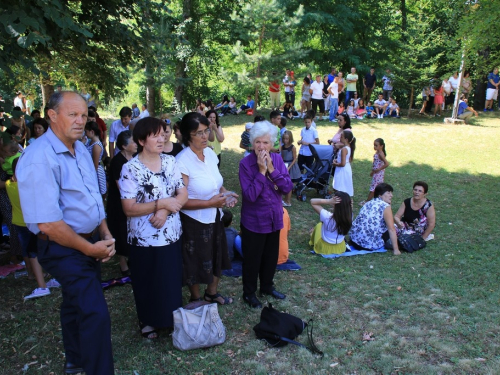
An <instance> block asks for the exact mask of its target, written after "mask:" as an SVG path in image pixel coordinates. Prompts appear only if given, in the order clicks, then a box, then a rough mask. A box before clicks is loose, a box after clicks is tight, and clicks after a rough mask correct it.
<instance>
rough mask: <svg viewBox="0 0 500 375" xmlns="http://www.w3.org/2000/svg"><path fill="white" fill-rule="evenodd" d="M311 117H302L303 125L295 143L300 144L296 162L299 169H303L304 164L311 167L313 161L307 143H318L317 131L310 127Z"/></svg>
mask: <svg viewBox="0 0 500 375" xmlns="http://www.w3.org/2000/svg"><path fill="white" fill-rule="evenodd" d="M311 124H312V118H311V117H309V116H306V117H304V125H305V127H304V128H303V129H302V131H301V132H300V136H301V137H302V138H301V139H300V141H298V142H297V144H299V145H300V150H299V156H298V159H297V164H298V165H299V168H300V171H301V172H302V170H303V169H304V165H305V166H307V167H308V168H311V166H312V164H313V162H314V156H313V155H312V152H311V150H310V149H309V145H312V144H317V145H319V137H318V131H317V130H316V129H314V128H313V127H311Z"/></svg>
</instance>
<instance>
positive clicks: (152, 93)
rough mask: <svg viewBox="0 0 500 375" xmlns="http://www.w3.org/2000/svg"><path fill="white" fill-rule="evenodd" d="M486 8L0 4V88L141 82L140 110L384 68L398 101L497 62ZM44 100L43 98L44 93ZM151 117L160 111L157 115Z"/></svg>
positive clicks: (331, 2) (214, 2)
mask: <svg viewBox="0 0 500 375" xmlns="http://www.w3.org/2000/svg"><path fill="white" fill-rule="evenodd" d="M499 15H500V9H499V7H498V4H497V2H495V1H493V0H476V1H463V0H461V1H457V0H452V1H445V0H425V1H422V0H420V1H419V0H388V1H384V2H379V1H375V0H363V1H361V0H353V1H351V2H348V3H346V2H345V1H342V0H327V1H317V0H312V1H309V2H301V1H299V0H289V1H284V0H268V1H265V0H250V1H242V0H211V1H206V0H172V1H170V2H165V3H164V2H160V1H158V0H140V1H135V0H134V1H133V0H108V1H106V2H101V1H98V0H86V1H77V2H74V1H66V0H21V1H18V2H11V3H8V4H7V3H6V2H2V3H1V4H0V22H1V24H2V26H0V71H1V72H3V73H4V77H3V78H2V79H0V90H2V91H6V90H7V91H9V90H10V91H13V90H14V89H15V88H23V87H27V86H29V87H32V86H36V85H37V84H39V85H40V87H42V91H43V88H45V90H46V92H45V94H47V93H49V92H50V87H51V85H54V84H56V83H58V82H65V83H66V84H67V86H72V87H75V88H86V89H87V90H91V91H92V90H93V91H94V92H95V91H96V90H100V91H101V95H102V96H104V97H106V98H108V97H116V96H119V95H121V94H123V88H124V87H125V85H126V84H127V82H128V79H129V78H130V75H131V72H137V71H141V72H144V73H143V74H144V75H143V85H144V87H145V90H144V95H145V97H144V101H147V102H148V104H150V106H151V107H150V112H151V111H154V110H155V108H156V109H157V110H164V109H165V108H167V107H168V106H169V105H170V102H171V99H172V98H173V97H175V98H176V101H177V103H179V104H181V105H182V108H189V107H191V106H192V105H193V103H194V99H195V98H197V97H203V98H219V97H220V96H221V95H222V94H224V93H226V94H229V93H230V94H232V95H235V96H237V97H244V96H246V94H248V93H250V92H251V90H257V91H256V92H257V94H258V93H259V92H260V93H261V94H262V93H263V92H265V91H266V90H267V87H266V85H265V82H266V80H267V79H268V76H269V73H270V72H271V71H277V70H278V71H279V70H281V71H282V70H284V68H285V67H287V66H288V67H292V68H293V69H294V70H295V72H296V76H297V77H300V76H302V75H305V74H306V73H308V72H312V73H327V72H329V71H330V68H331V67H336V68H338V69H341V70H344V71H348V70H349V69H350V67H351V66H356V67H357V69H358V72H360V73H361V74H364V73H365V72H367V71H368V69H369V67H372V66H373V67H375V68H376V71H377V73H382V72H383V71H384V70H385V68H391V69H392V71H393V72H394V74H395V76H396V79H397V80H398V81H399V82H400V83H401V84H400V85H398V87H399V89H400V90H401V92H399V93H398V94H399V95H402V96H406V95H409V91H410V89H411V88H412V87H413V88H416V87H419V86H421V85H422V84H423V82H424V81H428V79H430V78H431V76H434V75H438V76H440V75H443V74H450V73H451V72H452V71H454V70H457V69H458V67H459V65H460V59H461V55H462V52H463V51H465V56H466V67H467V69H468V70H470V71H471V72H472V74H473V75H474V77H475V79H477V80H479V81H484V75H485V73H487V72H488V71H491V69H492V67H493V66H495V65H498V64H499V63H500V38H499V37H498V36H499V34H498V32H496V29H495V28H494V25H495V24H496V20H498V18H499ZM47 90H49V91H47ZM160 107H161V108H160Z"/></svg>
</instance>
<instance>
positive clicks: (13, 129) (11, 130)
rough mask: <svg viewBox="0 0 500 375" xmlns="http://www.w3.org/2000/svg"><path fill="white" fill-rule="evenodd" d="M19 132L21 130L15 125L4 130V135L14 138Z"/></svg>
mask: <svg viewBox="0 0 500 375" xmlns="http://www.w3.org/2000/svg"><path fill="white" fill-rule="evenodd" d="M19 130H21V128H20V127H19V126H17V125H11V126H10V128H7V129H5V132H6V133H9V134H10V135H12V136H14V135H16V134H17V132H18V131H19Z"/></svg>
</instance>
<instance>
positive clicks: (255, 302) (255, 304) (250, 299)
mask: <svg viewBox="0 0 500 375" xmlns="http://www.w3.org/2000/svg"><path fill="white" fill-rule="evenodd" d="M243 301H245V303H247V304H248V305H249V306H250V307H251V308H252V309H260V308H261V307H262V303H261V302H260V301H259V299H258V298H257V297H256V296H255V294H252V295H250V296H245V295H244V294H243Z"/></svg>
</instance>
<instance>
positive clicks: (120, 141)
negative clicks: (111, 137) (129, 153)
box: [116, 130, 132, 151]
mask: <svg viewBox="0 0 500 375" xmlns="http://www.w3.org/2000/svg"><path fill="white" fill-rule="evenodd" d="M131 138H132V132H131V131H130V130H125V131H122V132H121V133H120V134H118V138H116V147H117V148H118V149H119V150H120V151H121V150H123V148H124V147H125V146H128V145H129V143H130V139H131Z"/></svg>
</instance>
